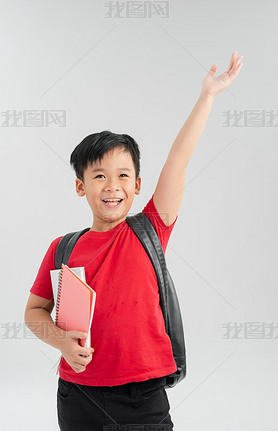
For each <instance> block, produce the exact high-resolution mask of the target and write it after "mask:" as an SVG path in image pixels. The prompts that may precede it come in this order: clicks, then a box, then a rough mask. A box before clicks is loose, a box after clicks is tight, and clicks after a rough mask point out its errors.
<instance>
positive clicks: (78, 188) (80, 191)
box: [75, 178, 85, 197]
mask: <svg viewBox="0 0 278 431" xmlns="http://www.w3.org/2000/svg"><path fill="white" fill-rule="evenodd" d="M75 189H76V193H77V194H78V196H80V197H82V196H84V195H85V189H84V184H83V181H81V180H80V179H79V178H76V179H75Z"/></svg>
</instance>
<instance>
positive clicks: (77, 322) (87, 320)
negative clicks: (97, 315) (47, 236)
mask: <svg viewBox="0 0 278 431" xmlns="http://www.w3.org/2000/svg"><path fill="white" fill-rule="evenodd" d="M95 299H96V292H95V291H94V290H93V289H92V288H91V287H90V286H89V285H88V284H87V283H85V282H84V281H82V280H81V279H80V278H79V277H78V276H77V275H76V274H75V273H74V272H73V271H72V270H71V269H70V268H69V267H68V266H67V265H64V264H63V263H62V269H61V275H60V280H59V292H58V299H57V312H56V319H55V324H56V325H57V326H59V328H61V329H64V330H65V331H71V330H78V331H83V332H86V333H88V336H87V338H86V339H85V338H81V339H80V345H81V346H82V347H91V346H90V344H91V337H90V327H91V323H92V319H93V313H94V307H95Z"/></svg>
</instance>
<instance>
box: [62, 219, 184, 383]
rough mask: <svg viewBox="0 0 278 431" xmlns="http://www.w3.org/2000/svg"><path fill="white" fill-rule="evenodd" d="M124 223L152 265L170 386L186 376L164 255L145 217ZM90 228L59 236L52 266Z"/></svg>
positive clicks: (181, 336) (176, 306) (179, 319)
mask: <svg viewBox="0 0 278 431" xmlns="http://www.w3.org/2000/svg"><path fill="white" fill-rule="evenodd" d="M126 222H127V224H128V225H129V226H130V227H131V229H132V230H133V231H134V233H135V234H136V235H137V237H138V238H139V240H140V241H141V243H142V245H143V247H144V249H145V250H146V252H147V254H148V256H149V258H150V259H151V262H152V264H153V266H154V269H155V273H156V276H157V280H158V286H159V293H160V306H161V309H162V313H163V317H164V321H165V329H166V333H167V334H168V336H169V338H170V340H171V343H172V351H173V357H174V360H175V363H176V365H177V370H176V371H175V372H174V373H172V374H169V375H167V376H166V384H165V387H166V388H172V387H174V386H175V385H176V384H177V383H179V382H180V381H181V380H183V379H184V378H185V376H186V349H185V341H184V332H183V322H182V317H181V312H180V307H179V301H178V297H177V293H176V289H175V286H174V283H173V280H172V278H171V276H170V273H169V271H168V269H167V266H166V261H165V255H164V251H163V248H162V246H161V243H160V240H159V237H158V235H157V233H156V230H155V228H154V227H153V225H152V223H151V221H150V220H149V218H148V217H147V216H146V215H145V214H144V213H143V212H140V213H138V214H136V215H134V216H127V217H126ZM88 230H90V228H85V229H83V230H81V231H78V232H71V233H68V234H66V235H64V236H63V238H61V240H60V242H59V244H58V247H57V250H56V254H55V267H56V269H60V268H61V266H62V263H64V264H65V265H67V264H68V260H69V257H70V255H71V252H72V250H73V247H74V246H75V244H76V242H77V240H78V239H79V238H80V236H81V235H83V234H84V233H85V232H87V231H88Z"/></svg>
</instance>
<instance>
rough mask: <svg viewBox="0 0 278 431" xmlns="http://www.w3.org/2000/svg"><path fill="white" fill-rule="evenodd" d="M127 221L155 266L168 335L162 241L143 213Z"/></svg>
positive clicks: (166, 278) (165, 271) (165, 276)
mask: <svg viewBox="0 0 278 431" xmlns="http://www.w3.org/2000/svg"><path fill="white" fill-rule="evenodd" d="M126 220H127V223H128V224H129V226H130V227H131V228H132V230H133V231H134V233H135V234H136V236H137V237H138V238H139V240H140V242H141V243H142V245H143V247H144V249H145V250H146V252H147V254H148V256H149V258H150V260H151V262H152V264H153V267H154V270H155V273H156V276H157V281H158V286H159V292H160V305H161V309H162V313H163V317H164V321H165V328H166V332H167V333H168V313H167V309H168V308H167V307H168V296H167V295H168V288H167V283H168V274H167V273H168V270H167V266H166V261H165V255H164V251H163V248H162V245H161V242H160V239H159V237H158V235H157V232H156V230H155V228H154V227H153V225H152V223H151V221H150V219H149V218H148V217H147V216H146V214H144V213H143V212H140V213H138V214H135V215H134V216H129V217H127V219H126Z"/></svg>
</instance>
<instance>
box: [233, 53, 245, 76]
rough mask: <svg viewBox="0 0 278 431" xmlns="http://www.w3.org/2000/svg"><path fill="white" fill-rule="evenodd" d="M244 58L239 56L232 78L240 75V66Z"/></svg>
mask: <svg viewBox="0 0 278 431" xmlns="http://www.w3.org/2000/svg"><path fill="white" fill-rule="evenodd" d="M242 58H243V55H241V56H239V57H238V59H237V60H236V62H235V64H234V67H233V69H232V71H231V73H230V76H234V75H236V74H237V73H238V71H239V69H240V65H241V60H242Z"/></svg>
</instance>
